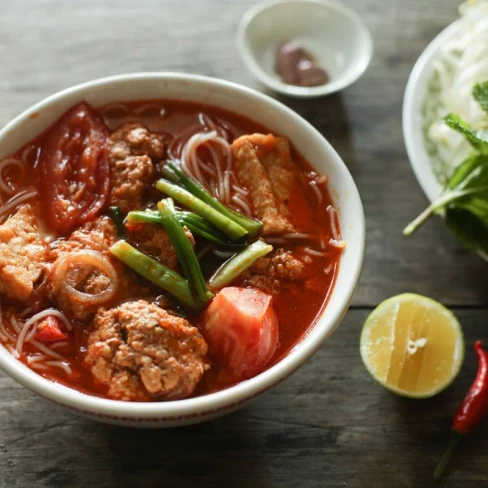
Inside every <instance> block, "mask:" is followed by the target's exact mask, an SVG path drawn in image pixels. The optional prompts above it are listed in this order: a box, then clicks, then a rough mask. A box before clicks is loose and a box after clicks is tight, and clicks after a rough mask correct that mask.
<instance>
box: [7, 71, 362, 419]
mask: <svg viewBox="0 0 488 488" xmlns="http://www.w3.org/2000/svg"><path fill="white" fill-rule="evenodd" d="M148 79H151V80H158V81H162V80H172V81H178V82H181V81H185V82H195V83H201V84H205V85H206V86H211V87H212V89H214V90H217V89H228V90H233V91H234V92H239V95H241V96H243V97H246V96H248V97H253V98H254V99H256V100H258V101H260V102H262V103H263V104H266V105H267V106H268V107H270V108H271V109H274V111H276V112H277V114H279V113H281V114H282V115H284V116H286V117H288V118H289V119H290V120H291V121H292V122H293V123H294V124H298V125H302V126H304V127H305V128H306V129H307V130H308V131H311V133H312V134H313V136H314V137H315V138H318V139H320V141H321V143H322V145H323V146H324V150H326V151H327V153H328V154H329V157H330V160H331V163H330V164H332V165H333V164H336V165H337V169H338V171H339V172H340V174H341V178H342V179H343V180H345V183H347V192H348V205H350V206H352V207H353V208H355V213H356V221H355V229H356V235H357V242H358V253H357V255H353V257H352V259H351V263H350V265H351V278H350V280H349V281H348V283H347V285H345V286H344V290H343V292H342V294H341V295H340V297H339V298H338V302H337V305H336V307H335V309H334V310H332V309H330V307H327V306H326V307H324V309H323V310H322V312H321V315H320V317H319V319H318V321H317V324H316V325H314V326H313V327H312V328H311V329H310V331H309V333H307V334H306V336H305V337H304V338H303V339H302V341H301V342H300V343H299V344H297V345H296V346H295V348H294V349H292V350H291V351H290V352H289V353H288V354H287V356H285V357H284V358H283V359H281V360H280V361H279V362H277V363H276V364H274V365H273V366H271V367H270V368H269V369H267V370H266V371H263V372H262V373H260V374H259V375H257V376H255V377H254V378H251V379H249V380H246V381H243V382H241V383H238V384H237V385H234V386H231V387H229V388H226V389H224V390H221V391H218V392H215V393H210V394H207V395H204V396H200V397H195V398H188V399H183V400H177V401H168V402H124V401H120V400H110V399H106V398H100V397H96V396H92V395H90V394H86V393H82V392H79V391H77V390H75V389H72V388H69V387H67V386H64V385H61V384H59V383H56V382H53V381H50V380H47V379H46V378H43V377H42V376H40V375H38V374H37V373H35V372H33V371H32V370H31V369H30V368H28V367H27V366H25V365H24V364H23V363H21V362H20V361H18V360H17V359H15V358H14V357H13V356H12V355H11V354H10V352H8V351H7V349H6V348H4V347H3V346H0V369H2V370H3V371H5V372H6V373H7V374H8V375H9V376H11V377H12V378H13V379H15V380H16V381H17V382H19V383H20V384H22V385H23V386H25V387H27V388H28V389H30V390H32V391H34V392H36V393H37V394H39V395H41V396H43V397H45V398H47V399H49V400H51V401H54V402H55V403H59V404H61V405H63V406H65V407H68V408H71V409H73V410H77V411H80V412H85V413H88V414H92V415H98V416H114V417H117V418H123V419H125V420H130V419H138V420H144V419H146V420H150V419H154V420H157V419H161V418H162V417H164V418H165V419H177V418H184V417H185V416H192V415H193V416H194V415H195V412H199V414H200V415H205V413H210V412H217V411H219V410H224V409H229V408H232V407H235V406H237V405H239V404H241V403H244V402H245V401H247V400H249V399H251V398H253V397H255V396H257V395H259V394H260V393H262V392H264V391H266V390H268V389H270V388H271V387H273V386H274V385H276V384H277V383H279V382H280V381H282V380H284V379H285V378H286V377H287V376H289V375H290V374H291V373H293V372H294V371H295V370H296V369H297V368H298V367H300V366H301V365H302V364H303V363H304V362H305V361H306V360H307V359H308V358H310V357H311V356H312V355H313V354H314V353H315V352H316V351H317V349H318V348H319V347H320V346H321V345H322V344H323V342H324V341H325V340H326V339H327V338H328V337H329V336H330V335H331V334H332V333H333V332H334V330H335V329H336V328H337V326H338V325H339V323H340V322H341V320H342V318H343V316H344V315H345V313H346V311H347V309H348V307H349V304H350V302H351V299H352V296H353V294H354V292H355V290H356V287H357V285H358V282H359V277H360V273H361V269H362V264H363V259H364V248H365V222H364V212H363V206H362V203H361V199H360V196H359V192H358V190H357V187H356V185H355V183H354V180H353V178H352V176H351V174H350V173H349V170H348V169H347V167H346V165H345V163H344V162H343V160H342V159H341V158H340V156H339V155H338V154H337V152H336V151H335V149H334V148H333V147H332V146H331V145H330V143H329V142H328V141H327V140H326V139H325V138H324V137H323V136H322V135H321V134H320V132H318V130H317V129H315V128H314V127H313V126H312V125H311V124H310V123H309V122H307V121H306V120H305V119H303V118H302V117H301V116H299V115H298V114H297V113H295V112H294V111H293V110H291V109H290V108H288V107H286V106H285V105H283V104H281V103H280V102H278V101H276V100H274V99H272V98H271V97H268V96H267V95H264V94H262V93H259V92H257V91H255V90H252V89H250V88H248V87H245V86H242V85H238V84H236V83H233V82H229V81H225V80H221V79H217V78H211V77H207V76H201V75H194V74H188V73H176V72H153V73H150V72H142V73H131V74H120V75H115V76H110V77H105V78H99V79H95V80H92V81H88V82H85V83H81V84H78V85H75V86H72V87H70V88H67V89H65V90H61V91H59V92H57V93H55V94H53V95H51V96H48V97H47V98H45V99H43V100H41V101H40V102H38V103H36V104H34V105H33V106H31V107H29V108H27V109H26V110H24V111H23V112H22V113H21V114H19V115H18V116H17V117H15V118H14V119H13V120H12V121H11V122H9V123H8V124H7V125H6V126H4V127H3V129H1V130H0V144H1V142H2V139H3V137H4V136H5V134H7V133H8V132H9V131H11V130H13V129H14V128H17V127H18V126H20V125H22V123H23V122H24V121H25V120H28V119H29V117H30V116H31V114H33V113H37V112H39V111H41V110H44V109H46V108H47V107H49V106H50V105H51V104H55V103H56V102H57V101H60V100H62V99H64V98H65V97H68V96H69V95H74V94H76V93H78V92H83V91H87V90H90V89H93V88H95V87H100V86H102V85H106V86H110V85H111V84H112V83H120V82H127V81H128V82H137V81H147V80H148ZM224 108H225V107H224ZM251 118H252V117H251ZM334 291H335V290H334ZM334 291H333V292H332V294H333V293H334ZM331 296H332V295H331ZM329 299H330V297H329ZM324 310H327V317H326V318H327V322H324V323H323V324H324V325H321V322H320V319H321V318H323V317H324Z"/></svg>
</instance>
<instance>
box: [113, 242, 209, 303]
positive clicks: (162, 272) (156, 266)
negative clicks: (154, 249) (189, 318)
mask: <svg viewBox="0 0 488 488" xmlns="http://www.w3.org/2000/svg"><path fill="white" fill-rule="evenodd" d="M110 251H111V253H112V254H113V255H114V256H116V257H117V258H118V259H120V260H121V261H122V262H123V263H124V264H126V265H127V266H129V268H131V269H133V270H134V271H135V272H136V273H138V274H140V275H141V276H143V277H144V278H146V279H148V280H149V281H152V282H153V283H154V284H155V285H157V286H159V287H160V288H162V289H163V290H165V291H167V292H168V293H170V294H171V295H173V296H174V297H175V298H177V299H178V300H180V301H181V302H182V303H184V304H186V305H187V306H188V307H190V308H192V309H194V310H198V309H199V308H200V306H199V304H198V303H197V301H196V300H195V298H193V294H192V291H191V288H190V285H189V284H188V281H187V280H185V278H183V277H182V276H180V275H179V274H178V273H177V272H176V271H173V270H172V269H170V268H168V267H167V266H164V264H161V263H160V262H158V261H156V260H155V259H152V258H150V257H149V256H146V255H145V254H143V253H142V252H140V251H138V250H137V249H136V248H134V247H132V246H131V245H130V244H129V243H128V242H126V241H124V240H120V241H118V242H116V243H115V244H114V245H113V246H112V247H111V248H110Z"/></svg>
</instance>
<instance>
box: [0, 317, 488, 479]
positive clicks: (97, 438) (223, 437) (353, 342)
mask: <svg viewBox="0 0 488 488" xmlns="http://www.w3.org/2000/svg"><path fill="white" fill-rule="evenodd" d="M482 312H483V314H485V315H486V313H487V310H483V311H482ZM367 313H368V311H365V310H353V311H350V313H349V314H348V315H347V318H346V319H345V321H344V323H343V324H342V325H341V328H340V330H339V331H338V332H337V333H336V334H335V335H334V336H333V337H332V338H331V340H330V342H329V343H328V344H327V345H326V346H325V347H323V348H322V349H321V350H320V351H319V352H318V353H317V355H316V356H315V357H314V358H313V359H312V360H311V361H309V362H308V363H307V364H306V365H305V366H304V367H303V368H301V369H300V370H299V371H298V372H297V373H295V374H294V375H293V376H292V377H291V378H289V379H288V380H287V381H285V382H284V383H282V384H281V385H280V386H279V387H277V388H276V389H275V390H273V391H272V392H270V393H268V394H266V395H264V396H263V397H261V398H259V399H257V400H256V401H255V402H254V403H252V404H251V405H250V406H248V407H247V408H245V409H243V410H241V411H238V412H236V413H234V414H231V415H229V416H227V417H224V418H221V419H218V420H215V421H212V422H208V423H206V424H201V425H197V426H192V427H185V428H177V429H169V430H138V429H124V428H119V427H112V426H106V425H102V424H98V423H95V422H91V421H88V420H84V419H80V418H77V417H74V416H73V415H72V414H71V413H68V412H65V411H64V410H62V409H61V408H60V407H56V406H53V405H51V404H49V403H47V402H46V401H44V400H40V399H39V398H38V397H37V396H35V395H34V394H32V393H30V392H28V391H27V390H25V389H23V388H22V387H20V386H17V385H16V384H15V383H13V382H12V381H11V380H9V379H7V378H5V377H2V378H1V379H0V391H1V392H2V395H1V398H2V400H1V407H2V408H1V409H0V466H2V470H1V472H2V478H1V479H0V487H1V488H24V487H36V488H37V487H39V488H65V487H67V486H70V487H80V488H81V487H87V486H88V487H89V486H94V487H97V488H112V487H119V488H125V487H127V488H138V487H141V488H152V487H154V488H156V487H160V486H168V487H173V486H178V487H181V488H186V487H188V488H190V487H191V488H194V487H196V486H198V487H199V488H207V487H208V488H215V487H224V486H232V487H239V488H240V487H243V488H244V487H250V486H253V487H258V488H264V487H267V488H268V487H280V488H292V487H297V486H299V487H306V488H312V487H313V488H323V487H331V488H332V487H333V488H335V487H337V488H339V487H341V488H342V487H349V488H393V487H398V488H400V487H412V488H413V487H415V488H420V487H422V488H423V487H427V486H430V480H431V475H432V470H433V467H434V465H435V463H436V462H437V461H438V459H439V457H440V456H441V453H442V450H443V448H444V447H445V444H446V441H447V432H448V429H449V427H450V422H451V418H452V416H453V414H454V412H455V410H456V407H457V404H458V403H459V401H460V399H461V398H462V397H463V396H464V394H465V392H466V391H467V390H468V388H469V385H470V383H471V381H472V379H473V377H474V375H475V371H476V361H475V359H474V354H473V353H471V349H469V350H468V352H467V356H466V362H465V365H464V368H463V370H462V373H461V374H460V376H459V378H458V379H457V380H456V382H455V383H454V384H453V386H452V387H450V388H449V389H448V390H447V391H446V392H444V393H442V394H441V395H439V396H438V397H436V398H433V399H431V400H426V401H415V400H407V399H402V398H399V397H396V396H395V395H393V394H391V393H389V392H388V391H386V390H384V389H383V388H382V387H380V386H378V385H377V384H376V383H375V382H374V381H373V380H372V379H371V378H370V377H369V375H368V373H367V372H366V370H365V368H364V367H363V364H362V362H361V359H360V357H359V353H358V347H359V345H358V338H359V331H360V327H361V324H362V323H363V321H364V320H365V318H366V315H367ZM457 313H458V316H459V318H460V320H461V321H462V323H463V324H464V326H465V330H466V339H467V344H468V346H469V347H470V346H471V345H472V343H473V342H474V340H475V338H477V337H478V336H479V332H478V330H479V328H480V326H482V325H483V320H482V317H481V315H480V313H479V312H478V311H474V310H458V311H457ZM487 435H488V425H487V424H486V423H485V424H484V425H483V426H482V427H481V428H480V429H478V430H477V432H476V433H474V434H473V435H472V436H471V437H470V438H469V440H467V441H466V442H465V443H464V445H463V446H462V448H461V449H459V452H458V454H457V457H456V460H455V463H454V464H453V468H452V470H450V472H449V473H448V474H449V476H448V478H447V479H446V481H445V483H444V484H442V485H440V486H443V487H444V486H445V487H449V488H451V487H463V488H479V487H480V486H487V485H486V483H488V476H487V473H486V464H487V462H488V451H487V450H486V436H487ZM484 483H485V484H484Z"/></svg>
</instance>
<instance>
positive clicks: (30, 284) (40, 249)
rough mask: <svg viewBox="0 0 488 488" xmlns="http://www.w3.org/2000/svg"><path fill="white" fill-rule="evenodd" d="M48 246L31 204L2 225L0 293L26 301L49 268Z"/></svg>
mask: <svg viewBox="0 0 488 488" xmlns="http://www.w3.org/2000/svg"><path fill="white" fill-rule="evenodd" d="M46 254H47V246H46V243H45V242H44V240H43V239H42V236H41V233H40V232H39V229H38V226H37V220H36V217H35V215H34V211H33V210H32V207H31V206H30V205H23V206H22V207H20V208H19V210H18V211H17V212H16V213H15V214H14V215H12V216H11V217H10V218H9V219H8V220H7V221H6V222H5V223H4V224H2V225H0V295H4V296H6V297H8V298H11V299H13V300H16V301H18V302H22V303H25V302H27V301H28V300H29V298H30V297H31V295H32V293H33V291H34V287H35V285H36V283H38V282H39V280H40V279H41V275H42V273H43V270H44V268H45V262H46Z"/></svg>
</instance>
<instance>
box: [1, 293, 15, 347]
mask: <svg viewBox="0 0 488 488" xmlns="http://www.w3.org/2000/svg"><path fill="white" fill-rule="evenodd" d="M0 334H1V338H2V340H3V341H4V342H6V341H11V342H15V337H14V336H13V335H12V334H11V333H10V332H9V331H8V330H7V329H6V328H5V324H4V322H3V314H2V302H1V301H0Z"/></svg>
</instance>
